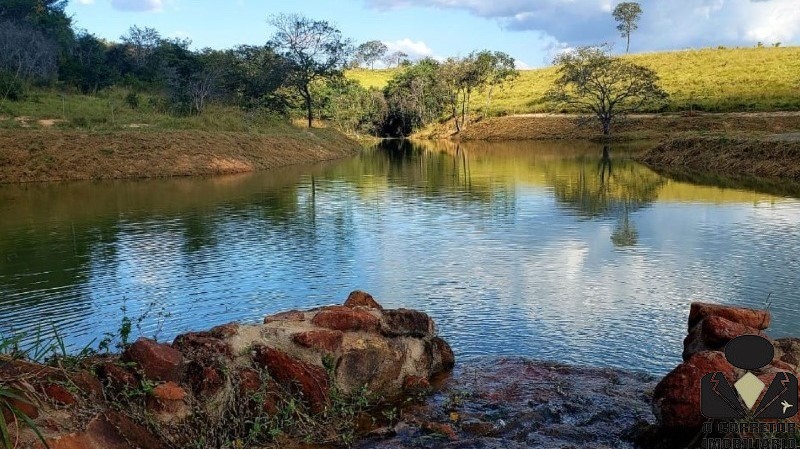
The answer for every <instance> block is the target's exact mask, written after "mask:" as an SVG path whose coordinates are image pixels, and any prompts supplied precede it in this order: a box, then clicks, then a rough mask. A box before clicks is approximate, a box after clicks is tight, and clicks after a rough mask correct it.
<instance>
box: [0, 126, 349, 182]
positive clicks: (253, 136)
mask: <svg viewBox="0 0 800 449" xmlns="http://www.w3.org/2000/svg"><path fill="white" fill-rule="evenodd" d="M359 148H360V146H359V144H358V143H357V142H355V141H353V140H351V139H349V138H347V137H345V136H344V135H342V134H341V133H339V132H337V131H334V130H332V129H314V130H306V129H299V128H298V129H296V130H294V129H292V130H291V131H289V132H286V131H281V132H279V133H274V134H271V133H270V134H267V133H264V134H262V133H234V132H230V133H227V132H204V131H147V130H130V131H113V132H92V131H73V130H69V131H67V130H56V129H35V130H33V129H31V130H28V129H16V130H3V132H2V133H0V183H16V182H35V181H64V180H79V179H121V178H154V177H168V176H192V175H217V174H232V173H243V172H250V171H256V170H264V169H270V168H276V167H282V166H286V165H292V164H302V163H312V162H318V161H323V160H330V159H336V158H341V157H345V156H348V155H352V154H355V153H356V152H357V151H358V149H359Z"/></svg>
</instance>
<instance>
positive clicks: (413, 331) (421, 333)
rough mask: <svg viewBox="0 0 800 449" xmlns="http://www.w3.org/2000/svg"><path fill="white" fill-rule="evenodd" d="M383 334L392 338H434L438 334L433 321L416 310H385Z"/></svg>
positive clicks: (382, 318) (382, 322)
mask: <svg viewBox="0 0 800 449" xmlns="http://www.w3.org/2000/svg"><path fill="white" fill-rule="evenodd" d="M380 324H381V333H383V335H386V336H390V337H417V338H423V337H432V336H433V335H434V333H435V332H436V329H435V327H434V325H433V320H432V319H431V318H430V317H429V316H428V315H427V314H425V313H422V312H418V311H416V310H408V309H397V310H385V311H384V312H383V315H382V316H381V320H380Z"/></svg>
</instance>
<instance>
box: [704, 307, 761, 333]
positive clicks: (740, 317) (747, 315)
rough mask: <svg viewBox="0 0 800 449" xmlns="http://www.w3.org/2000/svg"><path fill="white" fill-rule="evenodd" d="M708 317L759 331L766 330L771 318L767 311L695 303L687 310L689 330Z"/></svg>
mask: <svg viewBox="0 0 800 449" xmlns="http://www.w3.org/2000/svg"><path fill="white" fill-rule="evenodd" d="M710 316H717V317H721V318H725V319H727V320H730V321H733V322H734V323H739V324H743V325H745V326H747V327H752V328H755V329H759V330H764V329H766V328H768V327H769V325H770V322H771V320H772V316H771V315H770V313H769V311H767V310H756V309H749V308H745V307H730V306H723V305H719V304H709V303H703V302H695V303H692V305H691V308H690V310H689V329H691V328H693V327H694V326H695V324H697V323H698V322H700V320H702V319H704V318H707V317H710Z"/></svg>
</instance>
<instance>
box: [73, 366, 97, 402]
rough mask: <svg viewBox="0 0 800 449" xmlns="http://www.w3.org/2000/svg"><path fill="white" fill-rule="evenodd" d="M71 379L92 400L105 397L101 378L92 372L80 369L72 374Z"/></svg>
mask: <svg viewBox="0 0 800 449" xmlns="http://www.w3.org/2000/svg"><path fill="white" fill-rule="evenodd" d="M69 377H70V380H71V381H72V383H73V384H74V385H75V386H76V387H78V389H79V390H80V391H81V393H83V394H84V395H86V397H88V398H89V399H91V400H95V401H96V400H99V399H101V398H102V397H103V384H102V383H100V379H98V378H97V376H95V375H93V374H92V373H90V372H88V371H85V370H80V371H78V372H76V373H73V374H70V376H69Z"/></svg>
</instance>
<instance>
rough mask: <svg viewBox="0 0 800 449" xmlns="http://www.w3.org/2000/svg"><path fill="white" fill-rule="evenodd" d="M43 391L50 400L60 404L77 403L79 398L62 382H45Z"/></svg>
mask: <svg viewBox="0 0 800 449" xmlns="http://www.w3.org/2000/svg"><path fill="white" fill-rule="evenodd" d="M42 392H43V393H44V395H45V396H47V397H48V398H49V399H50V400H52V401H53V402H55V403H56V404H59V405H66V406H69V405H75V403H77V402H78V400H77V399H76V398H75V395H73V394H72V393H70V392H69V390H67V389H66V388H64V386H63V385H61V384H45V385H44V388H43V389H42Z"/></svg>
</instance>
